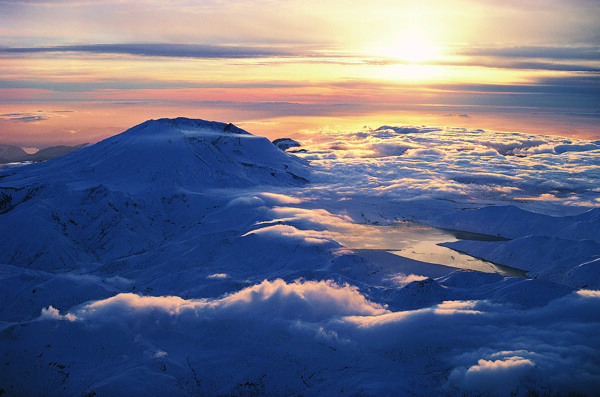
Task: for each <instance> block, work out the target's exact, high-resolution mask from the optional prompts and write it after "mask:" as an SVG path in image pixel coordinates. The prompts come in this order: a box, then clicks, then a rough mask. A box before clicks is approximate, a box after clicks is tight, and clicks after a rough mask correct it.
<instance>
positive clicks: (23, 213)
mask: <svg viewBox="0 0 600 397" xmlns="http://www.w3.org/2000/svg"><path fill="white" fill-rule="evenodd" d="M435 131H436V130H435V129H427V130H425V129H422V128H421V129H419V128H417V129H414V128H402V129H398V130H397V131H396V130H395V129H393V128H391V127H386V128H383V129H381V130H378V131H376V132H374V134H375V135H379V136H382V137H383V136H389V137H392V139H395V137H396V136H397V134H401V135H402V137H403V139H407V138H411V136H412V135H411V134H418V136H419V137H420V138H419V139H427V136H428V134H432V133H435ZM485 138H486V139H489V138H490V136H489V135H488V136H486V137H485ZM381 139H383V138H381ZM411 139H412V138H411ZM494 142H495V143H496V144H497V146H498V145H499V143H498V142H497V141H494ZM507 145H508V143H507V144H506V145H505V146H498V147H508V146H510V145H508V146H507ZM511 147H512V146H511ZM519 147H520V148H521V149H523V150H525V149H524V148H525V146H523V145H522V146H519ZM592 149H593V148H592ZM331 150H332V151H333V152H335V151H336V150H337V149H331ZM403 150H404V149H403ZM385 151H386V153H388V154H390V153H392V152H393V153H400V152H402V151H401V150H397V151H394V150H391V149H389V147H388V148H387V149H385ZM593 152H594V151H593V150H590V151H588V153H593ZM307 153H308V154H307ZM307 153H305V154H304V155H305V157H309V156H311V155H315V153H314V152H313V153H312V154H311V152H310V151H308V152H307ZM563 153H568V152H563ZM331 155H332V157H336V155H335V153H332V154H331ZM430 155H431V153H430V154H427V156H430ZM387 157H388V160H389V161H392V160H391V158H390V156H387ZM307 160H308V159H307ZM307 160H302V159H300V158H297V157H294V156H291V155H289V154H287V153H284V152H283V151H282V150H280V149H278V148H277V147H276V146H275V145H273V144H272V143H270V142H269V141H268V140H266V139H264V138H260V137H255V136H253V135H250V134H249V133H247V132H245V131H243V130H240V129H238V128H237V127H235V126H233V125H231V124H224V123H216V122H207V121H203V120H191V119H183V118H179V119H162V120H151V121H147V122H145V123H142V124H140V125H139V126H136V127H134V128H132V129H130V130H128V131H126V132H124V133H123V134H120V135H117V136H115V137H112V138H109V139H107V140H105V141H102V142H100V143H98V144H96V145H93V146H90V147H87V148H84V149H81V150H80V151H78V152H75V153H72V154H69V155H67V156H65V157H62V158H59V159H55V160H51V161H48V162H45V163H40V164H34V165H29V166H24V167H20V168H12V169H8V170H5V171H3V172H2V173H0V241H2V250H0V302H2V303H1V304H0V363H2V370H1V371H0V394H3V395H4V394H5V395H9V396H12V395H15V396H21V395H49V396H62V395H83V396H92V395H95V396H115V395H123V396H125V395H180V396H189V395H233V396H242V395H243V396H247V395H344V394H348V395H377V396H381V395H422V396H429V395H447V396H463V395H489V396H493V395H500V396H503V395H516V396H525V395H534V394H535V393H539V394H540V395H566V394H568V393H581V394H584V395H592V396H593V395H597V390H599V389H600V365H599V364H598V363H599V362H600V361H599V360H598V357H599V353H598V352H600V337H599V336H600V334H599V331H598V330H599V329H600V310H599V309H600V293H599V292H598V291H594V290H588V289H577V288H579V287H581V285H580V284H577V283H571V282H570V281H572V279H568V278H564V276H565V275H568V272H570V271H571V269H572V268H571V267H569V266H570V263H572V260H573V258H575V259H576V260H577V261H585V260H588V261H590V263H591V264H593V265H589V266H586V267H585V271H581V273H578V276H577V277H579V278H577V280H580V279H581V278H583V277H584V276H585V277H586V278H588V284H587V285H588V287H587V288H591V287H593V286H594V285H597V284H595V282H597V280H598V273H597V270H596V268H597V265H596V264H597V261H596V262H594V258H595V257H594V255H595V252H596V249H597V246H598V244H599V241H597V239H596V237H594V236H595V234H594V233H595V230H596V229H595V225H597V222H598V220H597V218H598V212H597V211H596V210H594V211H590V212H581V211H580V212H581V213H580V214H579V215H569V216H563V217H552V216H550V215H548V214H534V213H533V212H531V211H525V210H522V209H518V208H514V207H510V206H504V207H497V206H494V207H487V206H485V205H484V204H482V201H480V200H474V201H471V202H469V201H468V200H465V201H463V202H459V201H451V200H447V198H448V197H446V196H444V195H443V194H442V193H440V194H441V195H442V196H443V197H441V198H442V200H438V199H436V198H435V195H433V196H429V195H428V197H421V198H415V197H409V198H408V199H407V200H404V199H402V198H401V197H398V196H390V195H389V194H390V191H392V190H393V189H392V190H387V191H385V189H384V190H382V189H381V187H382V186H383V185H385V183H388V182H385V183H384V181H385V180H387V181H389V182H390V183H392V184H397V181H396V180H395V179H394V177H393V176H392V175H391V173H390V172H391V171H390V169H391V168H390V167H391V165H390V164H391V163H390V164H387V163H386V162H385V161H381V162H379V161H380V160H373V158H372V157H364V158H360V159H357V158H351V159H347V161H345V162H344V161H341V160H339V162H338V163H337V164H329V166H330V167H327V166H326V165H327V161H322V160H310V163H309V161H307ZM336 161H338V160H336ZM394 161H396V164H400V163H402V161H403V159H402V158H397V159H395V160H394ZM484 161H485V159H483V160H482V162H484ZM360 169H362V170H363V171H364V173H363V174H362V176H361V178H363V179H364V178H365V175H367V182H366V184H361V183H360V181H361V180H362V179H352V178H353V177H357V176H359V175H361V174H360V172H359V170H360ZM427 173H429V174H430V175H433V173H432V172H431V170H428V171H427V172H423V174H422V175H425V174H427ZM396 179H397V178H396ZM309 180H310V181H311V182H310V183H308V181H309ZM375 180H376V181H377V183H376V185H377V186H374V185H372V184H373V183H374V182H373V181H375ZM396 188H397V187H394V189H396ZM382 191H383V193H382ZM590 194H591V193H590ZM402 197H403V198H406V197H405V196H402ZM503 199H506V197H504V198H503ZM485 200H489V198H488V197H486V198H485ZM496 204H497V203H496ZM465 206H466V207H467V208H470V209H469V210H463V209H461V208H463V207H465ZM468 211H472V212H468ZM461 214H462V215H465V216H463V217H461V216H460V215H461ZM404 218H414V219H416V220H421V221H428V222H429V223H430V224H434V223H435V224H437V225H439V226H444V227H451V226H453V227H458V226H457V225H459V224H460V225H461V226H460V227H461V228H463V229H465V230H467V231H473V232H486V233H489V234H493V235H496V234H501V235H503V236H507V237H511V238H514V239H513V240H510V241H498V242H491V243H489V244H494V245H493V246H485V245H484V243H485V242H480V241H465V242H458V243H464V244H465V245H468V247H463V248H464V249H465V250H468V251H471V250H473V251H474V250H476V249H481V250H482V256H484V254H486V253H487V251H488V249H487V248H484V247H498V248H497V249H493V250H491V251H490V252H491V253H493V254H494V255H496V256H497V257H498V259H499V260H502V261H505V262H509V263H512V264H517V262H514V258H516V256H515V255H517V254H519V255H520V256H521V259H527V264H531V263H533V264H534V265H535V267H527V268H526V269H527V270H531V271H532V272H533V271H535V272H537V273H536V274H538V275H539V277H538V279H523V278H506V277H502V276H500V275H498V274H485V273H478V272H473V271H461V270H456V269H453V268H450V267H447V266H440V265H434V264H428V263H423V262H418V261H414V260H410V259H407V258H402V257H398V256H394V255H392V254H390V253H388V252H381V251H357V252H354V251H352V250H349V249H347V248H345V247H343V246H342V245H341V244H339V243H338V242H337V241H336V238H338V236H339V233H349V234H352V233H363V236H364V238H365V239H369V238H371V239H372V238H374V235H369V233H370V232H369V228H368V222H372V223H374V222H381V223H382V224H391V223H394V222H395V221H397V220H398V219H404ZM554 221H556V224H557V225H558V226H557V225H555V223H554ZM436 222H437V223H436ZM460 222H462V223H460ZM359 223H361V224H359ZM363 223H364V224H363ZM490 225H493V226H494V227H496V228H497V229H494V228H491V227H489V226H490ZM530 232H531V233H534V235H535V236H536V237H528V235H527V234H526V233H530ZM583 236H588V237H587V240H585V239H583V238H582V237H583ZM355 238H360V235H358V236H357V237H355ZM584 240H585V241H584ZM469 244H471V245H469ZM486 244H487V243H486ZM527 247H529V248H527ZM483 251H484V252H483ZM511 253H513V254H514V255H511ZM544 258H546V259H552V260H554V261H557V263H558V264H560V266H558V267H556V268H554V267H550V266H544V260H542V259H544ZM538 259H539V261H538V262H535V260H538ZM563 262H564V263H565V264H568V265H565V266H563V265H562V264H563ZM518 264H519V265H520V264H521V262H519V263H518ZM523 268H525V265H523ZM550 270H551V271H550ZM557 275H558V276H560V277H555V276H557ZM548 279H551V280H548ZM553 280H554V281H553ZM557 281H558V282H557ZM567 281H568V284H570V285H567V284H564V282H567ZM594 288H596V287H594Z"/></svg>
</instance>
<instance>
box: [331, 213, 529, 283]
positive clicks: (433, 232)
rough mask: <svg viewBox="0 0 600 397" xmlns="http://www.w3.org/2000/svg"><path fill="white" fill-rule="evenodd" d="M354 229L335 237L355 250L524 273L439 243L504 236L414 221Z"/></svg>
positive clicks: (516, 274)
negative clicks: (351, 231)
mask: <svg viewBox="0 0 600 397" xmlns="http://www.w3.org/2000/svg"><path fill="white" fill-rule="evenodd" d="M357 226H358V227H357V228H356V229H355V230H354V232H353V233H348V232H346V233H344V232H342V231H341V230H339V231H337V232H339V235H338V236H336V240H337V241H338V242H340V243H341V244H342V245H344V246H345V247H348V248H350V249H354V250H378V251H387V252H389V253H391V254H394V255H398V256H401V257H404V258H409V259H414V260H417V261H421V262H428V263H434V264H439V265H444V266H450V267H454V268H459V269H466V270H477V271H480V272H485V273H499V274H501V275H503V276H508V277H525V272H523V271H521V270H519V269H514V268H511V267H508V266H502V265H498V264H495V263H491V262H487V261H484V260H481V259H478V258H475V257H472V256H470V255H466V254H463V253H460V252H457V251H454V250H452V249H450V248H446V247H442V246H440V245H438V244H440V243H447V242H454V241H458V240H477V241H498V240H505V239H503V238H501V237H496V236H491V235H487V234H478V233H469V232H462V231H455V230H447V229H438V228H435V227H431V226H426V225H421V224H418V223H413V222H400V223H396V224H394V225H373V224H361V225H357Z"/></svg>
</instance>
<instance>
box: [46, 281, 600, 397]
mask: <svg viewBox="0 0 600 397" xmlns="http://www.w3.org/2000/svg"><path fill="white" fill-rule="evenodd" d="M457 280H458V279H457ZM457 280H455V281H457ZM599 299H600V295H599V294H598V292H597V291H586V290H583V291H579V292H577V293H572V294H569V295H566V296H564V297H562V298H558V299H554V300H552V301H550V302H549V303H547V304H546V305H545V306H543V307H541V308H535V309H517V308H514V307H511V306H510V305H506V304H500V303H492V302H488V301H480V300H463V301H442V300H440V301H439V303H437V304H434V305H433V306H431V307H427V308H423V309H417V310H409V311H398V312H392V311H390V310H387V309H385V308H384V307H382V306H381V305H379V304H376V303H373V302H371V301H369V300H368V299H367V298H366V297H365V296H364V295H362V294H361V293H360V292H358V290H357V289H356V288H354V287H350V286H342V285H338V284H335V283H333V282H330V281H327V282H325V281H320V282H312V281H306V282H303V281H296V282H292V283H286V282H284V281H282V280H274V281H266V280H265V281H264V282H262V283H260V284H257V285H254V286H251V287H248V288H246V289H242V290H241V291H239V292H236V293H233V294H230V295H227V296H225V297H222V298H218V299H201V300H186V299H182V298H179V297H160V296H139V295H134V294H119V295H116V296H114V297H112V298H109V299H105V300H100V301H94V302H90V303H87V304H84V305H82V306H81V307H79V308H74V309H71V310H69V311H68V312H66V313H65V314H64V315H63V314H60V313H59V312H58V311H57V310H56V309H54V308H52V307H50V308H48V309H44V310H43V311H42V315H41V317H40V318H39V320H40V321H38V322H37V323H38V324H40V326H43V327H45V326H50V327H51V326H52V322H53V321H57V320H59V321H60V320H62V322H63V326H62V329H63V332H70V331H68V329H69V328H72V327H77V324H88V325H89V328H88V327H87V326H86V328H84V329H87V330H86V331H83V332H84V333H83V335H82V336H81V337H85V335H90V336H91V335H94V334H96V333H97V332H102V330H104V329H106V328H107V327H108V328H110V327H114V326H117V327H118V329H120V330H121V331H120V332H124V333H125V334H126V335H132V336H133V335H136V334H139V335H138V336H136V337H135V338H136V339H139V338H143V340H144V343H142V344H141V346H140V348H144V349H148V347H152V349H153V350H152V351H154V353H152V357H150V358H146V359H145V360H144V361H145V362H146V364H145V365H151V364H152V363H154V362H156V360H157V359H159V358H162V359H163V360H164V359H167V361H163V362H166V363H167V366H168V367H169V368H177V365H179V364H184V363H185V355H183V356H182V353H181V352H179V351H178V348H177V347H176V346H177V345H176V344H174V335H177V334H180V333H181V335H182V337H183V338H185V340H187V341H188V343H190V344H191V345H192V346H193V345H194V344H196V343H197V341H200V340H202V339H206V338H208V340H209V341H210V343H212V344H215V346H220V347H219V349H223V348H224V347H225V346H226V345H227V344H228V343H238V342H234V341H236V340H238V339H240V338H241V339H242V340H246V341H247V342H245V343H247V345H246V347H245V348H244V349H243V351H245V352H246V354H250V355H257V356H258V357H263V356H264V355H265V354H269V355H271V354H273V351H271V348H268V347H267V346H266V345H264V344H263V341H264V340H265V338H266V339H267V340H269V341H270V343H271V344H274V345H275V346H277V351H278V352H279V353H277V354H275V355H273V356H271V359H270V360H265V361H264V362H262V363H261V364H258V367H259V368H261V369H260V370H259V372H260V371H269V373H272V371H273V369H271V368H270V367H271V365H277V363H278V362H280V360H281V358H282V356H281V354H282V352H286V354H287V355H288V356H289V357H290V360H291V361H292V362H295V360H296V358H294V357H298V358H299V357H301V356H303V355H304V354H306V353H308V352H311V353H309V354H316V355H317V357H319V358H318V359H317V360H316V361H312V362H311V363H309V362H305V361H302V362H303V364H302V365H304V366H309V367H308V368H306V367H305V368H304V369H300V368H299V367H297V364H291V365H292V367H291V368H292V372H293V371H300V372H297V374H296V375H295V376H290V375H289V374H288V375H286V376H288V377H289V378H288V379H278V380H277V379H271V380H270V381H272V382H273V384H272V385H271V386H270V387H274V388H275V389H272V390H271V391H273V390H276V388H277V387H278V385H279V384H280V382H290V383H289V385H294V384H295V380H294V378H295V377H297V376H298V374H300V373H307V371H308V373H310V372H311V371H313V372H316V371H325V372H328V371H331V370H332V369H333V368H335V367H337V366H338V365H343V363H346V365H348V362H346V361H345V360H346V358H344V357H346V354H350V355H352V356H354V357H355V359H356V360H357V361H354V364H352V367H351V368H352V369H348V370H347V371H344V372H342V373H340V374H337V375H336V382H340V381H341V382H344V381H348V380H349V379H351V378H352V377H353V376H356V375H358V376H362V375H359V374H365V373H370V372H371V371H374V372H373V375H374V373H375V372H378V371H379V369H378V368H380V367H381V368H383V367H385V368H386V371H385V373H387V374H388V375H383V376H375V377H374V378H372V383H371V385H370V387H372V388H373V389H372V390H373V391H377V390H379V391H380V392H381V391H385V390H388V389H389V388H394V387H399V390H405V387H406V385H405V386H402V384H403V383H405V382H406V381H407V378H406V375H402V373H403V371H406V369H407V368H411V371H410V372H411V374H412V375H411V377H412V381H411V384H412V385H413V387H418V386H419V385H420V387H423V386H424V385H422V384H421V382H425V381H426V379H427V378H426V377H424V376H425V372H428V371H431V370H432V369H433V370H435V371H441V372H443V373H446V374H447V375H448V378H447V380H445V381H444V380H442V381H437V383H434V384H431V383H428V384H427V387H428V390H437V391H438V392H441V391H445V392H446V393H450V394H454V393H455V392H458V391H460V390H462V391H472V392H477V393H492V394H493V395H505V394H509V393H515V392H516V393H522V392H523V391H524V390H538V391H544V390H545V391H548V392H565V391H572V392H579V393H593V392H594V390H597V387H598V386H599V385H600V367H599V366H598V363H597V360H596V358H597V352H598V348H600V346H599V345H598V338H597V329H598V328H597V327H598V325H599V323H600V317H599V316H598V314H597V313H599V311H598V308H599V307H600V300H599ZM41 320H43V321H41ZM223 327H234V328H235V329H236V330H237V331H236V332H238V335H237V336H236V337H233V334H231V333H230V332H224V333H222V334H218V333H217V334H215V333H213V332H211V331H209V330H210V329H224V328H223ZM145 329H161V330H162V331H160V332H159V333H158V334H155V333H154V332H150V333H149V332H147V331H144V330H145ZM186 329H188V330H192V329H193V330H195V331H194V333H195V334H194V335H192V334H189V333H187V331H185V330H186ZM81 337H78V338H76V340H75V341H74V343H76V344H77V343H80V342H79V341H80V340H81V339H79V338H81ZM165 337H166V339H165ZM230 338H231V342H230V340H229V339H230ZM252 339H254V342H250V341H251V340H252ZM140 341H141V339H140ZM301 341H302V342H301ZM81 342H82V343H83V340H81ZM86 343H87V340H86ZM116 343H121V342H116ZM298 343H302V345H303V346H304V347H302V348H300V347H299V345H298ZM313 344H324V345H325V346H327V347H328V349H326V350H319V349H317V350H313V349H314V347H313ZM93 345H94V342H92V346H93ZM136 349H137V348H136ZM263 349H266V350H263ZM192 351H193V349H192ZM303 351H304V352H303ZM94 354H96V353H94ZM197 354H200V356H199V357H202V356H203V354H202V353H200V352H199V351H198V352H197ZM221 354H225V355H227V354H231V351H229V350H228V349H225V350H221ZM188 357H189V356H188ZM265 358H266V357H265ZM182 360H183V361H184V362H183V363H182V362H181V361H182ZM271 360H274V361H273V364H269V361H271ZM340 360H341V361H340ZM376 362H378V364H375V363H376ZM178 363H179V364H178ZM190 363H192V365H194V366H195V367H196V371H198V370H205V371H209V372H212V371H214V369H213V370H211V369H209V366H207V364H206V363H202V362H201V361H197V359H194V360H192V361H189V358H188V365H189V364H190ZM114 365H117V366H119V365H121V364H120V360H119V359H117V360H116V361H114ZM215 365H216V366H217V368H220V366H219V364H218V363H217V364H215ZM288 365H289V364H288ZM373 365H374V366H373ZM174 366H175V367H174ZM184 366H185V365H184ZM372 366H373V367H372ZM369 368H370V369H369ZM425 369H427V370H425ZM221 370H223V369H221ZM176 371H179V372H181V370H176ZM365 371H366V372H365ZM184 372H185V371H184ZM355 374H356V375H355ZM178 376H183V374H181V373H180V375H178ZM185 376H190V375H189V374H188V375H185ZM303 376H304V375H303ZM254 381H255V379H254ZM427 382H431V380H428V381H427ZM368 385H369V384H368V383H363V387H368ZM320 387H325V388H326V387H327V386H326V385H325V386H323V385H321V386H320ZM432 387H433V389H432ZM322 390H323V391H325V390H328V389H322Z"/></svg>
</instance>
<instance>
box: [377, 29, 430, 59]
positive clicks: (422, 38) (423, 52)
mask: <svg viewBox="0 0 600 397" xmlns="http://www.w3.org/2000/svg"><path fill="white" fill-rule="evenodd" d="M378 53H379V55H380V56H384V57H386V58H391V59H393V60H397V61H401V62H406V63H425V62H428V61H432V60H434V59H436V58H439V56H440V49H439V46H437V45H436V44H434V42H433V41H432V40H431V39H430V38H429V37H428V35H427V34H426V32H423V31H422V30H421V29H418V28H411V29H406V30H404V31H402V32H401V33H399V34H397V35H396V36H395V37H394V38H393V39H392V40H390V41H389V42H388V44H386V45H385V46H384V47H381V48H380V49H379V51H378Z"/></svg>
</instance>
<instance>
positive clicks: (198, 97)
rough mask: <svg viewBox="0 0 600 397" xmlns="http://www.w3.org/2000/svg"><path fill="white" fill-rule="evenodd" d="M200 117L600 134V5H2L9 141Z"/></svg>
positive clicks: (265, 123)
mask: <svg viewBox="0 0 600 397" xmlns="http://www.w3.org/2000/svg"><path fill="white" fill-rule="evenodd" d="M178 116H185V117H192V118H202V119H207V120H216V121H223V122H233V123H234V124H236V125H238V126H240V127H242V128H244V129H246V130H248V131H250V132H252V133H255V134H259V135H264V136H267V137H269V138H271V139H274V138H280V137H284V136H290V137H295V138H298V137H303V136H306V135H307V134H315V133H318V132H319V131H320V130H336V129H337V130H342V129H352V128H359V127H362V126H364V125H367V126H370V127H372V128H377V127H379V126H381V125H430V126H455V127H468V128H487V129H493V130H499V131H521V132H530V133H544V134H554V135H565V136H573V137H578V138H586V139H599V138H600V2H598V1H597V0H568V1H567V0H544V1H542V0H519V1H515V0H507V1H502V2H499V1H489V0H479V1H475V0H457V1H453V2H448V1H443V0H423V1H373V2H368V3H367V2H358V1H343V0H333V1H327V2H323V1H316V0H307V1H292V0H289V1H286V0H284V1H273V0H258V1H254V0H253V1H248V0H231V1H221V0H207V1H191V0H173V1H169V2H164V1H155V0H146V1H141V0H140V1H135V0H95V1H91V0H55V1H52V2H48V1H41V0H0V143H2V144H15V145H19V146H23V147H27V148H35V147H37V148H41V147H45V146H52V145H58V144H69V145H70V144H80V143H86V142H96V141H98V140H100V139H103V138H106V137H108V136H111V135H114V134H117V133H119V132H122V131H124V130H126V129H127V128H130V127H132V126H134V125H136V124H139V123H141V122H143V121H145V120H147V119H151V118H154V119H156V118H161V117H178Z"/></svg>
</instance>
